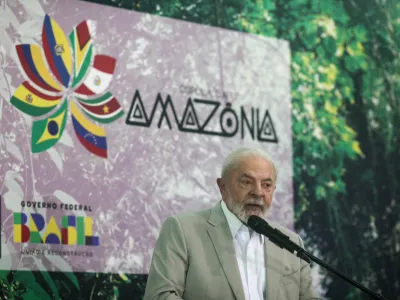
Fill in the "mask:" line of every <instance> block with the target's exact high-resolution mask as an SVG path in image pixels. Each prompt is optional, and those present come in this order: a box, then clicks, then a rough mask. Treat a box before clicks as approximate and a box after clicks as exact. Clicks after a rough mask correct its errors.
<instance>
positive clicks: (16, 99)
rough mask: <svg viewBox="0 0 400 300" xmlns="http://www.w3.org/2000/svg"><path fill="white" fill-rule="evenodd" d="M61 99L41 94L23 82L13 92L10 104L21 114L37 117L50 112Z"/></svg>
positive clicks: (26, 82)
mask: <svg viewBox="0 0 400 300" xmlns="http://www.w3.org/2000/svg"><path fill="white" fill-rule="evenodd" d="M61 99H62V98H61V97H60V96H49V95H46V94H43V93H42V92H39V91H38V90H37V89H35V88H34V87H33V86H32V85H31V84H30V83H29V82H28V81H25V82H23V83H22V84H21V85H20V86H19V87H18V88H17V90H16V91H15V92H14V95H13V96H12V97H11V100H10V102H11V104H12V105H14V106H15V107H16V108H18V109H19V110H20V111H22V112H23V113H25V114H27V115H30V116H32V117H39V116H42V115H44V114H46V113H48V112H49V111H51V110H52V109H53V108H54V107H55V106H57V104H58V103H60V101H61Z"/></svg>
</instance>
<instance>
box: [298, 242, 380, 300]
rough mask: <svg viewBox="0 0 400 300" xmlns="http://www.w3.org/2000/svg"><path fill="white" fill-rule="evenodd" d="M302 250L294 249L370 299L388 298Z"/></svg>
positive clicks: (299, 255)
mask: <svg viewBox="0 0 400 300" xmlns="http://www.w3.org/2000/svg"><path fill="white" fill-rule="evenodd" d="M301 249H302V250H299V251H296V252H297V253H296V255H297V256H298V257H300V258H302V257H304V256H305V257H307V258H309V259H311V260H312V261H313V262H316V263H317V264H319V265H320V266H322V267H324V268H325V269H327V270H328V271H331V272H332V273H334V274H336V275H337V276H339V277H340V278H342V279H344V280H346V281H347V282H348V283H350V284H351V285H353V286H355V287H357V288H359V289H360V290H362V291H363V292H365V293H367V294H368V295H370V296H371V297H372V299H378V300H388V299H387V298H385V297H383V296H381V295H379V294H378V293H375V292H373V291H371V290H370V289H369V288H367V287H365V286H363V285H362V284H361V283H358V282H357V281H355V280H353V279H351V278H350V277H349V276H347V275H346V274H344V273H343V272H340V271H339V270H337V269H335V268H334V267H332V266H331V265H329V264H327V263H325V262H323V261H322V260H320V259H319V258H317V257H315V256H314V255H312V254H311V253H308V252H307V251H305V250H304V249H303V248H301Z"/></svg>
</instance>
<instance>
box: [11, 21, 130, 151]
mask: <svg viewBox="0 0 400 300" xmlns="http://www.w3.org/2000/svg"><path fill="white" fill-rule="evenodd" d="M42 46H43V48H41V47H40V46H39V45H29V44H21V45H17V46H16V51H17V55H18V59H19V67H20V69H21V72H22V73H23V74H24V76H25V78H26V81H24V82H23V83H22V84H21V85H20V86H19V87H18V88H17V89H16V90H15V92H14V94H13V96H12V97H11V100H10V103H11V104H12V105H14V106H15V107H16V108H17V109H19V110H20V111H21V112H23V113H25V114H27V115H30V116H32V117H34V120H33V126H32V140H31V142H32V152H35V153H36V152H42V151H45V150H47V149H49V148H51V147H53V146H54V145H55V144H56V143H57V142H58V141H59V139H60V138H61V136H62V134H63V132H64V129H65V126H66V120H67V116H68V102H69V103H70V105H69V106H70V108H71V113H72V114H71V117H72V124H73V128H74V131H75V134H76V136H77V138H78V140H79V141H80V143H81V144H82V145H83V146H84V147H85V148H86V149H87V150H88V151H89V152H91V153H93V154H95V155H97V156H100V157H103V158H107V155H108V154H107V140H106V133H105V130H104V128H103V127H101V126H98V125H96V124H95V123H92V122H91V121H90V120H89V119H88V118H90V119H92V120H93V121H95V122H98V123H103V124H105V123H111V122H113V121H115V120H117V119H119V118H120V117H121V116H122V115H123V109H122V107H121V105H120V104H119V102H118V100H117V99H116V98H115V97H114V96H113V95H112V94H111V93H110V92H108V91H107V89H108V87H109V85H110V83H111V80H112V76H113V74H114V71H115V66H116V60H115V59H114V58H113V57H110V56H107V55H102V54H97V55H95V54H94V53H95V51H94V46H93V41H92V37H91V34H90V26H89V23H88V22H87V21H83V22H81V23H79V24H78V25H77V26H75V27H74V28H73V30H72V32H71V33H70V34H69V36H67V35H66V34H65V33H64V31H63V30H62V28H61V27H60V26H59V25H58V24H57V22H56V21H55V20H54V19H53V18H51V17H50V16H48V15H46V16H45V17H44V21H43V27H42ZM67 92H68V94H69V95H72V96H68V97H67V96H66V93H67ZM87 117H88V118H87Z"/></svg>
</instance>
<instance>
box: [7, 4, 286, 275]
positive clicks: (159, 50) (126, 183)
mask: <svg viewBox="0 0 400 300" xmlns="http://www.w3.org/2000/svg"><path fill="white" fill-rule="evenodd" d="M27 3H29V4H27ZM45 14H49V15H50V16H51V17H52V18H54V19H55V20H56V22H57V23H58V24H59V25H60V26H61V28H62V29H63V30H64V31H65V33H66V34H69V33H70V32H71V31H72V29H73V27H74V26H75V25H77V24H79V23H80V22H81V21H83V20H88V21H89V23H90V30H91V34H92V39H93V42H94V49H95V51H96V53H98V54H105V55H110V56H112V57H114V58H116V59H117V66H116V70H115V73H114V77H113V80H112V82H111V86H110V88H109V90H110V91H111V92H112V93H113V95H114V96H115V97H116V98H117V99H118V100H119V102H120V103H121V105H122V106H123V108H124V111H125V114H124V116H123V117H122V118H120V119H118V120H117V121H115V122H113V123H110V124H106V125H105V126H104V128H105V130H106V134H107V143H108V149H109V150H108V156H109V157H108V159H102V158H99V157H97V156H95V155H93V154H91V153H89V152H88V151H87V150H86V149H85V148H83V146H82V145H81V144H80V142H79V141H78V139H77V137H76V135H75V133H74V130H73V127H72V122H71V118H70V116H69V117H68V119H67V125H66V129H65V132H64V135H63V137H62V138H61V140H60V141H59V142H58V143H57V144H56V145H55V146H54V147H53V148H50V149H49V150H47V151H45V152H42V153H37V154H33V153H32V151H31V146H30V143H31V142H30V139H31V128H32V118H31V117H28V116H26V115H24V114H23V113H21V112H20V111H18V110H17V109H16V108H14V107H13V106H12V105H11V104H10V102H9V99H10V98H11V95H12V94H13V93H14V91H15V89H16V88H17V87H18V86H19V84H20V83H21V82H22V81H23V80H24V79H23V75H22V72H21V71H20V70H19V68H18V63H17V57H16V53H15V48H14V47H15V45H16V44H20V43H32V44H39V45H41V30H42V23H43V18H44V15H45ZM0 20H1V21H0V41H1V42H0V64H1V66H2V72H1V73H0V189H1V190H0V193H1V195H2V203H1V205H2V207H1V208H2V210H1V225H2V236H1V243H2V258H1V259H0V268H1V269H12V270H23V269H31V270H49V271H57V270H60V271H71V270H72V271H96V272H112V273H116V272H125V273H147V272H148V268H149V265H150V261H151V255H152V251H153V247H154V244H155V241H156V239H157V237H158V233H159V229H160V227H161V224H162V222H163V221H164V219H165V218H166V217H167V216H170V215H173V214H176V213H179V212H184V211H192V210H197V209H202V208H207V207H212V206H214V205H215V204H216V203H217V202H218V201H219V200H220V196H219V192H218V189H217V185H216V178H217V177H218V176H219V174H220V169H221V165H222V162H223V159H224V157H225V156H226V155H227V154H228V153H229V152H230V151H231V150H233V149H235V148H236V147H238V146H242V145H247V146H258V147H260V148H263V149H264V150H266V151H267V152H268V153H270V155H271V157H272V158H273V159H274V160H275V161H276V164H277V166H278V169H279V177H278V184H277V190H276V193H275V198H274V204H273V209H272V211H271V213H270V218H271V219H272V220H275V221H277V222H279V223H281V224H283V225H284V226H287V227H289V228H293V188H292V140H291V119H290V118H291V113H290V107H291V102H290V67H289V64H290V53H289V45H288V43H287V42H286V41H282V40H277V39H274V38H266V37H261V36H256V35H250V34H244V33H239V32H234V31H230V30H224V29H219V28H215V27H210V26H203V25H198V24H193V23H189V22H183V21H177V20H173V19H169V18H163V17H158V16H152V15H149V14H143V13H137V12H134V11H128V10H124V9H118V8H113V7H107V6H102V5H98V4H93V3H88V2H81V1H60V0H59V1H36V0H35V1H29V2H28V1H24V2H22V1H21V2H19V1H10V2H7V3H6V4H5V5H4V6H2V7H0ZM135 91H139V93H140V95H141V99H142V102H143V106H144V109H145V110H146V113H147V114H148V115H150V113H151V110H152V109H153V106H154V103H155V100H156V98H157V95H158V94H160V96H161V97H162V99H163V100H164V101H165V100H166V99H167V96H168V95H169V96H170V98H171V101H172V103H173V106H174V108H175V109H176V115H177V118H178V120H181V118H182V116H183V113H184V110H185V107H186V105H187V102H188V99H189V98H190V99H192V100H193V99H206V100H212V101H218V102H219V103H221V105H220V107H219V109H218V111H217V112H216V114H215V116H214V118H213V119H212V120H211V121H210V123H209V125H208V126H207V127H206V128H205V129H206V130H215V131H218V130H219V131H220V124H219V118H220V115H221V113H222V112H223V109H224V108H225V107H226V104H227V103H230V104H231V105H232V106H231V108H232V109H233V110H234V111H235V112H236V113H237V115H238V116H239V117H240V107H241V106H243V107H244V108H245V110H246V111H247V112H248V113H247V115H248V116H249V115H250V110H251V108H252V107H253V108H254V109H257V108H258V109H259V111H260V115H261V117H262V116H263V114H264V112H265V110H268V111H269V114H270V116H271V119H272V122H273V125H274V129H275V132H276V135H277V137H278V143H271V142H260V141H258V140H257V139H255V140H253V139H252V138H251V137H250V135H249V133H248V131H247V128H246V129H245V136H244V138H243V139H242V138H241V129H240V127H239V131H238V132H237V134H236V135H234V136H233V137H221V136H212V135H205V134H198V133H191V132H183V131H180V130H179V129H178V126H177V124H176V122H175V119H174V117H173V113H172V110H171V107H168V108H167V109H166V114H167V116H168V119H169V120H170V122H171V129H170V128H169V127H168V124H167V122H166V119H165V115H164V121H163V122H162V123H161V124H160V127H158V126H157V125H158V123H159V119H160V117H161V115H162V109H161V107H158V108H157V111H156V113H155V115H154V119H153V122H152V124H151V126H150V127H140V126H132V125H128V124H126V123H125V121H126V118H127V116H128V112H129V108H130V106H131V103H132V100H133V96H134V94H135ZM70 101H71V100H70ZM211 108H212V107H211ZM195 110H196V114H197V116H198V119H199V123H200V124H203V123H204V121H205V120H206V118H207V116H208V115H209V114H210V106H207V105H202V104H199V103H196V104H195ZM43 200H44V201H47V202H54V203H57V205H60V204H61V203H65V204H75V203H78V204H85V205H89V206H90V207H91V208H92V212H83V211H81V212H79V211H77V212H74V214H76V215H82V216H83V215H85V213H86V215H88V216H91V217H92V218H93V221H94V225H93V230H94V234H95V235H97V236H99V237H100V246H99V247H88V246H79V247H78V246H72V247H71V246H61V245H52V246H49V245H35V244H18V243H14V242H13V219H12V213H13V212H20V211H21V202H22V201H43ZM36 210H37V209H33V208H25V209H24V211H25V212H34V211H36ZM37 211H39V212H40V213H42V214H44V215H47V216H50V215H55V216H61V215H63V214H65V211H60V210H51V209H39V210H37ZM26 249H56V250H66V251H71V250H72V251H74V250H75V251H81V252H82V251H83V252H85V251H88V252H91V253H92V256H91V257H85V256H68V255H46V254H45V255H38V254H35V253H33V254H22V253H21V251H22V252H24V251H25V250H26Z"/></svg>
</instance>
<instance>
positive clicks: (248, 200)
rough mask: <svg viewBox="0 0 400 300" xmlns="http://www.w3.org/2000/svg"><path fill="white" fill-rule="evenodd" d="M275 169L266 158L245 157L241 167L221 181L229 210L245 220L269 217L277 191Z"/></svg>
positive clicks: (218, 182) (222, 194)
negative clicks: (253, 217) (254, 217)
mask: <svg viewBox="0 0 400 300" xmlns="http://www.w3.org/2000/svg"><path fill="white" fill-rule="evenodd" d="M275 175H276V174H275V170H274V167H273V165H272V163H270V162H268V161H266V160H265V159H264V158H262V157H257V156H248V157H245V158H242V159H241V161H240V163H239V166H238V168H236V169H235V170H232V171H231V172H230V173H229V174H228V175H227V178H224V179H222V178H218V179H217V184H218V187H219V189H220V192H221V196H222V199H223V200H224V201H225V203H226V205H227V207H228V208H229V210H230V211H231V212H232V213H233V214H235V215H236V216H237V217H238V218H239V219H240V220H242V221H243V222H247V220H248V218H249V217H250V216H251V215H257V216H259V217H262V218H266V216H267V213H268V209H269V208H270V206H271V203H272V196H273V193H274V191H275V180H276V178H275Z"/></svg>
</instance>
